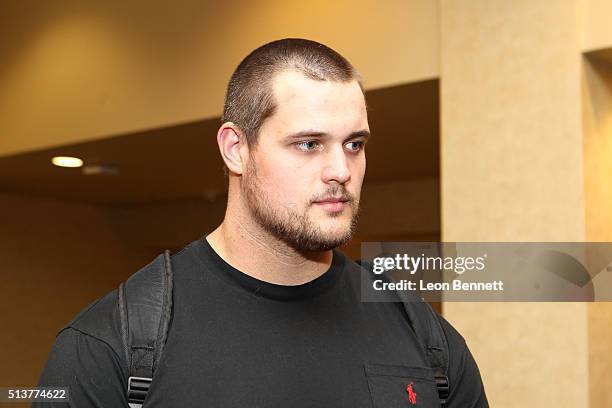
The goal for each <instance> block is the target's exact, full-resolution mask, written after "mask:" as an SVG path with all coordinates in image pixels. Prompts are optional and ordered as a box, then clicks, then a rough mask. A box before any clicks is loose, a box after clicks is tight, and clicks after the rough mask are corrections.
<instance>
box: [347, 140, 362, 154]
mask: <svg viewBox="0 0 612 408" xmlns="http://www.w3.org/2000/svg"><path fill="white" fill-rule="evenodd" d="M346 145H347V146H348V149H349V150H352V151H354V152H358V151H359V150H361V149H362V148H363V142H360V141H353V142H348V143H347V144H346Z"/></svg>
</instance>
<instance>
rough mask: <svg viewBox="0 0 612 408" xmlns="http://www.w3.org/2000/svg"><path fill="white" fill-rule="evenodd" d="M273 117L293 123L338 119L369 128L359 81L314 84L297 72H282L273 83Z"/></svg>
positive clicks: (313, 81)
mask: <svg viewBox="0 0 612 408" xmlns="http://www.w3.org/2000/svg"><path fill="white" fill-rule="evenodd" d="M272 96H273V98H274V103H275V105H276V109H275V113H274V114H273V116H281V117H285V119H287V120H291V122H300V121H302V120H303V121H308V120H312V119H314V118H321V119H323V117H326V116H329V115H338V117H342V118H343V119H345V120H349V121H351V122H353V121H355V122H359V123H356V124H355V125H356V126H361V127H363V125H364V122H365V123H366V124H367V112H366V106H365V98H364V96H363V92H362V90H361V87H360V85H359V83H358V82H357V80H352V81H346V82H339V81H326V80H322V81H320V80H314V79H310V78H308V77H307V76H305V75H304V74H303V73H301V72H298V71H293V70H292V71H283V72H281V73H279V74H277V75H276V76H275V77H274V79H273V85H272Z"/></svg>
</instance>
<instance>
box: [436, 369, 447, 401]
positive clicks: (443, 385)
mask: <svg viewBox="0 0 612 408" xmlns="http://www.w3.org/2000/svg"><path fill="white" fill-rule="evenodd" d="M434 378H435V380H436V388H437V389H438V397H439V398H440V404H446V400H447V399H448V396H449V394H450V383H449V381H448V376H446V375H444V374H436V375H435V376H434Z"/></svg>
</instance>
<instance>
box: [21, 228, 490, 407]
mask: <svg viewBox="0 0 612 408" xmlns="http://www.w3.org/2000/svg"><path fill="white" fill-rule="evenodd" d="M172 265H173V271H174V288H173V291H174V292H173V293H174V294H173V299H174V305H173V314H172V320H171V325H170V329H169V334H168V339H167V343H166V346H165V349H164V354H163V356H162V358H161V360H160V362H159V365H158V368H157V371H156V373H155V377H154V379H153V382H152V384H151V391H150V392H149V396H148V397H147V400H146V402H145V404H144V406H143V408H153V407H202V406H207V407H224V408H230V407H292V408H301V407H304V408H306V407H308V408H313V407H325V408H330V407H347V408H362V407H363V408H366V407H368V408H369V407H374V408H381V407H385V408H392V407H413V406H414V407H439V402H438V395H437V390H436V386H435V383H434V379H433V372H432V370H431V369H430V368H429V367H428V363H427V359H426V357H425V355H424V352H423V351H422V350H421V348H420V347H419V346H418V343H417V340H416V338H415V334H414V332H413V331H412V329H411V327H410V325H409V323H408V320H407V316H406V315H405V312H404V310H403V308H402V305H401V303H367V302H361V301H360V286H359V285H360V277H359V276H360V270H359V266H358V265H357V264H355V263H354V262H352V261H351V260H349V259H348V258H346V256H345V255H343V254H342V253H341V252H339V251H337V250H334V253H333V261H332V265H331V266H330V268H329V270H327V271H326V272H325V273H324V274H323V275H321V276H320V277H318V278H317V279H315V280H313V281H311V282H308V283H305V284H302V285H298V286H282V285H275V284H271V283H267V282H263V281H259V280H257V279H255V278H252V277H250V276H249V275H246V274H244V273H242V272H240V271H239V270H237V269H235V268H233V267H232V266H231V265H229V264H228V263H226V262H225V261H224V260H223V259H222V258H221V257H220V256H219V255H218V254H217V253H216V252H215V251H214V250H213V249H212V247H211V246H210V245H209V244H208V242H207V241H206V239H204V238H202V239H200V240H197V241H195V242H193V243H191V244H190V245H188V246H187V247H185V248H184V249H183V250H182V251H180V252H179V253H177V254H175V255H173V256H172ZM84 318H87V319H92V318H94V319H96V322H99V324H98V323H97V327H98V328H97V329H95V330H88V332H84V331H83V330H82V329H80V328H79V324H78V323H79V320H80V319H84ZM440 320H441V322H442V325H443V328H444V331H445V334H446V336H447V340H448V344H449V349H450V364H449V381H450V385H451V392H450V397H449V400H448V403H447V405H446V407H448V408H452V407H462V408H467V407H488V404H487V399H486V396H485V392H484V389H483V385H482V381H481V378H480V373H479V371H478V367H477V366H476V363H475V362H474V359H473V358H472V355H471V353H470V352H469V350H468V348H467V346H466V344H465V342H464V340H463V338H462V337H461V336H460V335H459V333H457V332H456V331H455V330H454V329H453V328H452V327H451V326H450V324H449V323H448V322H446V320H444V319H443V318H442V317H440ZM120 333H121V332H120V328H119V317H118V310H117V292H116V291H114V292H111V293H109V294H108V295H106V296H105V297H103V298H102V299H100V300H99V301H97V302H96V303H94V304H92V305H91V306H90V307H89V308H88V309H86V310H85V311H83V312H81V314H80V315H79V316H78V317H77V318H76V319H75V320H74V321H73V322H72V323H71V324H70V325H69V326H68V327H67V328H65V329H64V330H62V331H61V332H60V333H59V334H58V336H57V339H56V342H55V344H54V346H53V349H52V351H51V354H50V356H49V360H48V362H47V365H46V366H45V368H44V371H43V373H42V375H41V378H40V385H41V386H68V387H70V398H71V403H70V406H76V407H80V408H84V407H127V406H128V404H127V398H126V391H125V390H126V384H127V369H126V367H127V364H126V361H125V357H124V355H125V354H124V353H123V351H122V350H123V349H122V343H121V334H120ZM33 406H35V407H36V406H37V405H36V404H34V405H33ZM40 406H41V407H50V406H67V404H66V403H62V404H60V403H56V404H55V405H52V404H49V403H47V404H43V405H40Z"/></svg>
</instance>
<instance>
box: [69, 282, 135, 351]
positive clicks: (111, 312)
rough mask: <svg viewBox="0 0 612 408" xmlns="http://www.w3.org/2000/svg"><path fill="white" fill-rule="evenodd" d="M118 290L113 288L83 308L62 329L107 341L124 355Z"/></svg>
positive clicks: (114, 349)
mask: <svg viewBox="0 0 612 408" xmlns="http://www.w3.org/2000/svg"><path fill="white" fill-rule="evenodd" d="M117 297H118V292H117V290H116V289H115V290H113V291H111V292H109V293H107V294H106V295H104V296H102V297H101V298H99V299H97V300H95V301H94V302H92V303H91V304H90V305H89V306H87V307H86V308H84V309H83V310H81V312H79V314H78V315H77V316H76V317H75V318H74V319H72V320H71V321H70V322H69V323H68V324H66V326H64V328H63V329H62V330H65V329H73V330H76V331H78V332H80V333H82V334H84V335H87V336H89V337H93V338H95V339H97V340H99V341H101V342H103V343H106V344H107V345H108V346H109V347H111V348H112V349H113V351H114V352H115V353H117V355H118V356H122V355H123V352H122V349H123V341H122V337H121V323H120V320H119V312H118V303H117Z"/></svg>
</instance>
